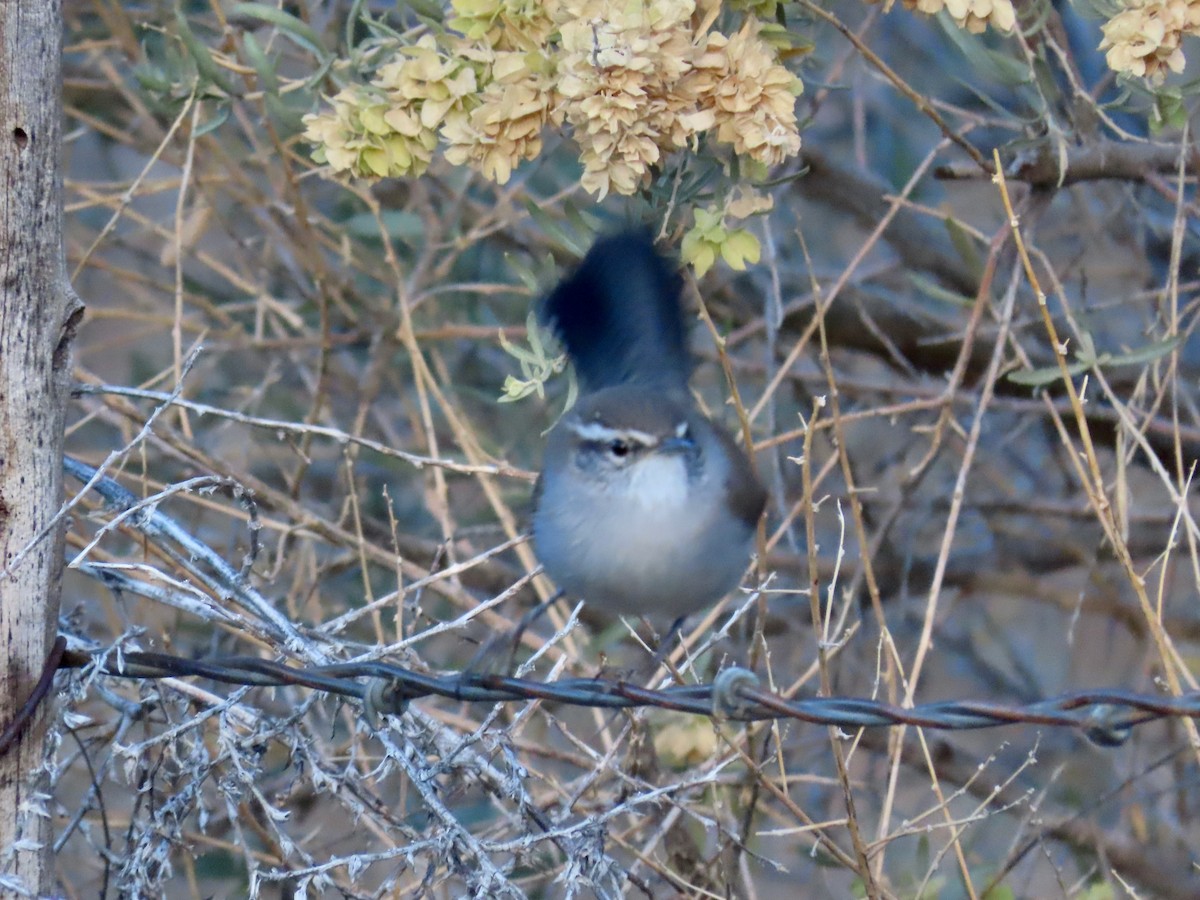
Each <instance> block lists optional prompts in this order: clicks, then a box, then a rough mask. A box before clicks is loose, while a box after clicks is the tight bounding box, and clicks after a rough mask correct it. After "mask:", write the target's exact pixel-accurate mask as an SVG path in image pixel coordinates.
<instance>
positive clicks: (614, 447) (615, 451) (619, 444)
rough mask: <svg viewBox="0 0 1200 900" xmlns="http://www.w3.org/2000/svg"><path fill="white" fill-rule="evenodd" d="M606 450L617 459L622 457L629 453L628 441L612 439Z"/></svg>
mask: <svg viewBox="0 0 1200 900" xmlns="http://www.w3.org/2000/svg"><path fill="white" fill-rule="evenodd" d="M608 452H609V453H611V454H612V455H613V456H615V457H616V458H617V459H624V458H625V457H626V456H628V455H629V442H628V441H622V440H619V439H618V440H615V441H612V442H611V443H609V445H608Z"/></svg>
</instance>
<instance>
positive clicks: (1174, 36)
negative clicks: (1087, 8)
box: [1100, 0, 1200, 82]
mask: <svg viewBox="0 0 1200 900" xmlns="http://www.w3.org/2000/svg"><path fill="white" fill-rule="evenodd" d="M1101 31H1102V32H1103V33H1104V39H1103V40H1102V41H1101V42H1100V49H1101V50H1107V51H1108V52H1107V53H1106V54H1105V58H1106V59H1107V60H1108V67H1109V68H1110V69H1112V70H1113V71H1114V72H1124V73H1128V74H1130V75H1135V76H1137V77H1139V78H1149V79H1150V80H1151V81H1155V82H1161V81H1162V80H1163V79H1164V78H1166V76H1167V71H1168V70H1170V71H1172V72H1182V71H1183V66H1184V58H1183V51H1182V50H1181V49H1180V47H1179V44H1180V41H1181V40H1182V39H1183V36H1184V35H1187V34H1193V35H1194V34H1200V2H1194V0H1193V2H1189V0H1126V4H1125V9H1124V10H1123V11H1122V12H1119V13H1117V14H1116V15H1115V16H1113V17H1112V18H1111V19H1109V20H1108V21H1107V22H1105V23H1104V25H1102V26H1101Z"/></svg>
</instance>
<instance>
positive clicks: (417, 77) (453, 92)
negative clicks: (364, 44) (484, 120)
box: [373, 34, 478, 132]
mask: <svg viewBox="0 0 1200 900" xmlns="http://www.w3.org/2000/svg"><path fill="white" fill-rule="evenodd" d="M401 52H402V54H403V57H402V58H401V59H398V60H397V61H395V62H391V63H388V64H387V65H385V66H383V67H382V68H380V70H379V73H378V74H377V75H376V76H375V80H374V82H373V83H374V84H375V85H376V86H377V87H379V88H382V89H383V90H384V91H386V92H387V95H388V98H389V99H390V100H391V101H392V103H393V104H394V109H395V110H396V112H397V118H409V119H413V120H415V121H417V122H419V123H420V128H423V129H427V130H428V131H430V132H433V131H436V130H437V129H438V128H440V127H441V126H442V125H443V124H444V123H445V122H447V121H449V120H450V119H453V118H455V117H458V118H462V117H464V116H465V115H466V108H465V107H466V104H467V102H468V101H469V100H471V99H473V98H474V96H475V92H476V90H477V89H478V88H477V85H476V80H475V69H474V67H473V66H472V65H471V62H470V61H469V60H467V59H465V58H463V57H451V56H450V55H448V54H446V53H444V52H442V50H441V49H440V48H439V47H438V45H437V41H436V40H435V39H434V37H433V35H431V34H427V35H425V36H424V37H422V38H421V39H420V40H419V41H417V43H416V44H414V45H413V46H411V47H405V48H404V50H402V51H401Z"/></svg>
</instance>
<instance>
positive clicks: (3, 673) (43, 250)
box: [0, 0, 79, 896]
mask: <svg viewBox="0 0 1200 900" xmlns="http://www.w3.org/2000/svg"><path fill="white" fill-rule="evenodd" d="M61 53H62V19H61V6H60V0H6V2H3V3H0V178H3V186H2V188H0V727H3V726H5V725H7V724H8V723H10V722H11V721H12V720H13V718H14V716H15V715H16V714H17V711H18V710H19V709H20V708H21V706H22V704H23V703H24V702H25V700H26V698H28V696H29V694H30V692H31V690H32V689H33V686H34V684H35V683H36V682H37V680H38V677H39V676H40V674H41V670H42V667H43V665H44V663H45V660H46V657H47V654H48V652H49V649H50V646H51V643H52V642H53V639H54V634H55V625H56V622H57V618H58V604H59V582H60V578H61V573H62V529H61V527H53V528H51V527H50V524H51V522H52V520H53V519H54V516H55V513H56V512H57V511H58V509H59V506H60V502H61V494H62V474H61V473H62V452H63V414H64V404H65V401H66V397H67V387H68V383H67V379H68V369H69V346H70V342H71V337H72V332H73V328H74V323H75V320H76V319H77V318H78V315H79V308H78V303H77V301H76V300H75V299H74V294H73V292H72V291H71V289H70V287H69V284H68V280H67V275H66V269H65V263H64V259H63V252H62V247H63V242H62V191H61V184H62V180H61V174H60V169H59V144H60V134H61V125H60V123H61V110H60V89H61V85H60V68H61ZM48 706H49V704H48V703H44V704H43V705H42V707H41V709H40V710H39V712H38V713H37V715H36V716H35V717H34V719H33V721H32V722H31V723H30V725H29V726H28V727H27V728H26V729H25V731H24V733H23V734H22V736H21V738H20V739H19V740H18V741H17V743H16V744H14V745H12V746H11V747H9V748H8V751H7V752H6V753H4V755H3V756H2V757H0V896H20V895H27V894H32V895H36V896H45V895H47V894H49V893H51V889H52V879H51V870H50V858H49V841H48V838H49V835H50V819H49V815H48V813H49V810H48V809H47V808H46V807H47V804H46V803H45V801H44V776H43V773H42V761H43V758H44V752H45V751H44V743H45V736H46V724H47V722H48V715H47V708H48Z"/></svg>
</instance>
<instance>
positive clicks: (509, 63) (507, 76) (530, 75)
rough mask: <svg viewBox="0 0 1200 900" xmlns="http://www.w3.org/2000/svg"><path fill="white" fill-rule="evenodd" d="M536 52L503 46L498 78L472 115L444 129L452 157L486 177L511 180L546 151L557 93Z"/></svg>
mask: <svg viewBox="0 0 1200 900" xmlns="http://www.w3.org/2000/svg"><path fill="white" fill-rule="evenodd" d="M531 62H535V63H537V62H540V57H537V56H536V55H532V54H527V53H520V52H515V51H499V52H497V53H496V54H495V57H494V58H493V61H492V64H491V77H492V80H491V81H490V82H489V83H488V85H487V87H486V88H484V90H483V92H482V93H481V94H480V95H479V97H478V105H477V106H476V107H475V108H474V109H473V110H472V111H471V112H470V114H469V115H467V116H464V117H461V118H456V119H454V120H452V121H448V122H447V123H446V125H445V126H444V127H443V128H442V137H443V138H445V140H446V142H447V146H446V151H445V153H446V159H448V160H449V161H450V162H452V163H453V164H455V165H459V166H461V165H465V164H468V163H469V164H470V165H472V166H474V167H475V168H476V169H478V170H479V171H480V172H482V173H483V175H484V176H485V177H486V178H490V179H491V180H492V181H494V182H496V183H497V184H505V183H506V182H507V181H508V179H509V178H510V177H511V176H512V172H513V169H515V168H516V167H517V165H518V164H519V163H520V162H521V160H525V159H533V158H534V157H536V156H537V155H538V154H539V153H541V152H542V129H543V128H544V127H545V125H546V123H547V122H548V121H550V120H551V118H552V115H553V106H554V102H555V100H554V92H553V89H552V86H551V82H550V79H549V78H548V77H547V75H546V73H545V71H544V69H545V66H544V65H531Z"/></svg>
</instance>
